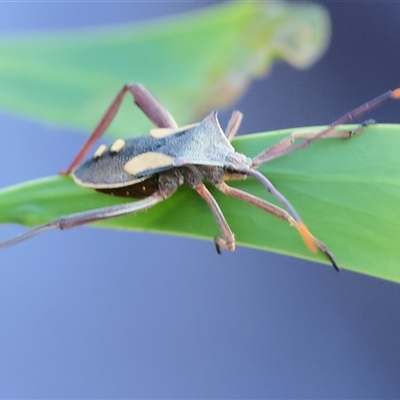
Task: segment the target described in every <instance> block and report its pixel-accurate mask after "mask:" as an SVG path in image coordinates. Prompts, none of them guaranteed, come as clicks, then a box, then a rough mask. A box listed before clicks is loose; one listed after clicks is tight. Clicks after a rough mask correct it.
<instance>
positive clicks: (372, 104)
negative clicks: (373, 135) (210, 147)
mask: <svg viewBox="0 0 400 400" xmlns="http://www.w3.org/2000/svg"><path fill="white" fill-rule="evenodd" d="M399 99H400V88H397V89H395V90H389V91H388V92H386V93H383V94H381V95H380V96H377V97H375V98H373V99H372V100H370V101H368V102H366V103H364V104H362V105H361V106H359V107H357V108H355V109H354V110H352V111H350V112H348V113H346V114H344V115H343V116H341V117H340V118H338V119H337V120H336V121H334V122H333V123H332V124H331V125H329V126H328V128H326V129H324V130H323V131H321V132H319V133H317V134H314V135H311V136H310V137H308V138H307V137H306V138H305V139H304V140H302V141H301V142H298V143H294V144H292V143H293V141H292V142H290V137H289V139H286V140H285V139H284V140H283V141H281V142H279V143H278V144H277V145H275V146H273V147H272V148H269V149H267V150H265V151H263V152H262V153H260V154H259V155H258V156H256V157H254V159H253V166H255V167H257V166H258V165H260V164H262V163H265V162H267V161H270V160H273V159H274V158H278V157H281V156H283V155H285V154H288V153H291V152H293V151H296V150H299V149H302V148H304V147H307V146H308V145H309V144H311V143H312V142H315V141H316V140H318V139H321V138H329V137H338V136H335V135H336V130H335V129H334V128H336V127H337V126H338V125H342V124H347V123H349V122H351V121H353V120H354V119H355V118H358V117H360V116H361V115H363V114H365V113H366V112H368V111H370V110H372V109H374V108H376V107H378V106H380V105H381V104H382V103H384V102H385V101H387V100H399ZM371 123H373V121H372V120H369V121H366V122H365V123H364V124H361V125H360V127H359V128H358V129H359V131H362V130H363V129H364V128H365V126H368V125H370V124H371ZM358 133H359V132H358ZM353 134H354V132H353ZM339 137H342V136H339Z"/></svg>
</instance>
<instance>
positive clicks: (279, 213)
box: [217, 182, 340, 271]
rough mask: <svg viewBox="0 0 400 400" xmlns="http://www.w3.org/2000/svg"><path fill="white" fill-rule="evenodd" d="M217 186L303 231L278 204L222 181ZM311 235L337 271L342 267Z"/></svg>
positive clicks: (224, 191) (323, 245)
mask: <svg viewBox="0 0 400 400" xmlns="http://www.w3.org/2000/svg"><path fill="white" fill-rule="evenodd" d="M217 188H218V189H219V190H221V192H223V193H225V194H227V195H229V196H233V197H236V198H238V199H240V200H243V201H246V202H247V203H250V204H253V205H254V206H256V207H258V208H261V209H262V210H264V211H267V212H268V213H270V214H272V215H274V216H275V217H278V218H280V219H282V220H283V221H286V222H288V223H289V224H290V225H293V226H294V227H295V228H296V229H297V230H298V231H299V232H300V233H302V231H301V229H300V227H299V225H298V223H297V222H296V221H295V219H294V218H293V217H292V216H291V215H290V214H289V213H288V212H287V211H286V210H284V209H282V208H280V207H278V206H276V205H275V204H272V203H270V202H268V201H266V200H264V199H261V198H259V197H257V196H254V195H252V194H250V193H247V192H244V191H243V190H240V189H236V188H233V187H231V186H229V185H227V184H226V183H225V182H222V183H220V184H219V185H218V186H217ZM310 237H311V239H312V240H313V242H314V244H315V246H316V247H317V248H318V249H319V250H320V251H321V252H322V253H323V254H324V255H325V256H326V257H327V258H328V260H329V261H330V262H331V264H332V265H333V267H334V268H335V269H336V271H339V270H340V269H339V266H338V265H337V263H336V260H335V257H334V256H333V254H332V253H331V252H330V250H329V249H328V248H327V247H326V246H325V244H324V243H322V242H321V241H319V240H318V239H317V238H316V237H314V236H312V235H311V234H310Z"/></svg>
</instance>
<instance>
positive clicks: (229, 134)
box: [225, 111, 243, 142]
mask: <svg viewBox="0 0 400 400" xmlns="http://www.w3.org/2000/svg"><path fill="white" fill-rule="evenodd" d="M242 119H243V114H242V113H241V112H240V111H234V112H233V113H232V115H231V118H230V119H229V122H228V126H227V127H226V130H225V136H226V138H227V139H228V140H229V141H230V142H231V141H232V139H233V137H234V136H235V135H236V133H237V131H238V130H239V127H240V124H241V122H242Z"/></svg>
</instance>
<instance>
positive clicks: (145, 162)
mask: <svg viewBox="0 0 400 400" xmlns="http://www.w3.org/2000/svg"><path fill="white" fill-rule="evenodd" d="M173 162H174V157H171V156H169V155H167V154H164V153H155V152H151V151H149V152H148V153H143V154H140V155H138V156H136V157H134V158H132V159H131V160H129V161H128V162H127V163H126V164H125V165H124V170H125V172H127V173H128V174H131V175H138V174H140V173H141V172H144V171H148V170H150V169H156V168H162V167H168V166H170V165H172V164H173Z"/></svg>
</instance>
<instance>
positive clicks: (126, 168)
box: [0, 84, 400, 270]
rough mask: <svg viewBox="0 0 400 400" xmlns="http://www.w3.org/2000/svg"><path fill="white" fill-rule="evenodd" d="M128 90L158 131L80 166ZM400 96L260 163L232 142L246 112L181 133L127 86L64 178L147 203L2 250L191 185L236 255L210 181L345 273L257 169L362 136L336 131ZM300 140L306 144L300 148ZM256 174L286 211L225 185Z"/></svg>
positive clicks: (75, 217) (223, 244)
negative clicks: (321, 144) (327, 142)
mask: <svg viewBox="0 0 400 400" xmlns="http://www.w3.org/2000/svg"><path fill="white" fill-rule="evenodd" d="M128 92H129V93H131V94H132V96H133V98H134V100H135V103H136V104H137V106H138V107H139V108H140V109H141V110H142V111H143V112H144V113H145V114H146V115H147V117H148V118H149V119H150V120H151V121H152V122H153V123H154V124H155V126H156V127H157V128H155V129H153V130H151V131H150V135H146V136H141V137H137V138H133V139H129V140H126V141H125V140H122V139H118V140H117V141H115V142H114V144H112V145H111V146H110V147H107V146H105V145H101V146H100V147H99V148H98V149H97V150H96V152H95V153H94V155H93V157H92V158H90V159H89V160H87V161H86V162H84V163H83V164H81V165H79V164H80V163H81V162H82V160H83V158H84V157H85V155H86V154H87V152H88V151H89V149H90V148H91V147H92V145H93V144H94V143H95V141H96V140H97V139H99V138H100V137H101V136H102V135H103V133H104V132H105V130H106V129H107V127H108V126H109V124H110V123H111V121H112V120H113V118H114V117H115V115H116V113H117V111H118V109H119V107H120V104H121V102H122V99H123V97H124V95H125V94H126V93H128ZM399 98H400V88H399V89H396V90H394V91H389V92H386V93H384V94H382V95H381V96H378V97H376V98H374V99H373V100H371V101H369V102H367V103H365V104H363V105H362V106H360V107H358V108H356V109H354V110H353V111H351V112H349V113H347V114H345V115H344V116H342V117H341V118H339V119H338V120H336V121H335V122H333V123H332V124H331V125H330V126H329V127H328V128H326V129H324V130H323V131H321V132H319V133H296V134H292V135H290V136H288V137H286V138H284V139H282V140H281V141H279V142H278V143H277V144H275V145H274V146H272V147H270V148H268V149H266V150H264V151H262V152H261V153H260V154H258V155H257V156H256V157H254V158H249V157H247V156H245V155H244V154H241V153H238V152H236V151H235V149H234V148H233V146H232V145H231V143H230V142H231V140H232V139H233V137H234V136H235V134H236V132H237V131H238V128H239V126H240V123H241V120H242V114H241V113H240V112H239V111H234V112H233V113H232V116H231V119H230V121H229V123H228V126H227V128H226V130H225V132H224V131H223V130H222V129H221V127H220V125H219V122H218V119H217V112H216V111H213V112H212V113H211V114H209V115H208V116H207V117H206V118H204V119H203V120H202V121H201V122H199V123H195V124H192V125H187V126H182V127H179V126H178V124H177V123H176V122H175V120H174V118H173V117H172V116H171V115H170V113H169V112H168V110H166V109H165V108H164V107H163V106H162V105H161V104H160V103H159V102H158V101H157V100H156V99H155V97H154V96H153V95H152V94H151V93H150V92H149V91H148V90H147V89H146V88H145V87H144V86H142V85H140V84H128V85H125V86H124V87H123V88H122V89H121V90H120V92H119V93H118V94H117V96H116V98H115V99H114V101H113V102H112V103H111V105H110V107H109V108H108V110H107V111H106V113H105V115H104V116H103V118H102V120H101V121H100V122H99V124H98V125H97V126H96V128H95V129H94V131H93V133H92V134H91V136H90V137H89V139H88V140H87V141H86V143H85V144H84V146H83V147H82V149H81V150H80V151H79V152H78V155H77V156H76V157H75V159H74V160H73V162H72V164H71V165H70V166H69V168H68V169H67V170H66V171H63V172H62V173H61V174H62V175H69V174H72V176H73V178H74V180H75V182H76V183H77V184H78V185H81V186H84V187H88V188H92V189H95V190H97V191H99V192H102V193H106V194H110V195H116V196H123V197H132V198H139V199H140V200H138V201H134V202H130V203H126V204H121V205H115V206H110V207H104V208H99V209H95V210H89V211H84V212H80V213H76V214H70V215H66V216H63V217H60V218H57V219H56V220H54V221H51V222H48V223H45V224H43V225H40V226H37V227H35V228H33V229H32V230H29V231H27V232H26V233H24V234H22V235H20V236H17V237H16V238H14V239H11V240H9V241H7V242H4V243H2V244H0V249H3V248H5V247H7V246H10V245H12V244H15V243H18V242H20V241H22V240H25V239H28V238H30V237H32V236H34V235H37V234H38V233H41V232H43V231H45V230H48V229H53V228H55V229H68V228H73V227H75V226H79V225H85V224H88V223H90V222H94V221H100V220H104V219H108V218H114V217H118V216H122V215H127V214H132V213H136V212H138V211H142V210H145V209H147V208H149V207H152V206H154V205H155V204H157V203H159V202H161V201H163V200H164V199H166V198H167V197H169V196H171V195H172V194H173V193H174V192H175V191H176V190H177V188H178V187H179V186H180V185H182V184H186V185H188V186H190V187H191V188H193V189H194V190H196V191H197V192H198V193H199V195H200V196H201V197H202V198H203V199H204V200H205V201H206V202H207V204H208V205H209V207H210V209H211V212H212V213H213V215H214V217H215V219H216V221H217V224H218V226H219V229H220V231H221V236H222V237H216V238H215V240H214V241H215V246H216V249H217V251H218V253H219V252H220V251H221V249H228V250H231V251H233V250H234V249H235V239H234V235H233V233H232V231H231V229H230V227H229V225H228V223H227V221H226V219H225V217H224V215H223V213H222V211H221V209H220V208H219V206H218V204H217V202H216V200H215V199H214V197H213V196H212V195H211V193H210V192H209V190H208V189H207V187H206V186H205V185H204V181H208V182H209V183H211V184H213V185H214V186H215V187H217V188H218V189H219V190H221V191H222V192H223V193H225V194H227V195H230V196H233V197H237V198H239V199H241V200H244V201H246V202H248V203H251V204H253V205H255V206H256V207H259V208H261V209H263V210H264V211H267V212H268V213H270V214H272V215H274V216H276V217H278V218H280V219H282V220H284V221H287V222H289V223H290V224H291V225H292V226H294V227H295V228H296V229H297V230H298V231H299V233H300V235H301V236H302V238H303V240H304V242H305V244H306V245H307V247H308V248H309V249H310V250H311V251H315V250H317V249H319V250H320V251H321V252H322V253H323V254H325V256H326V257H327V258H328V259H329V261H330V262H331V263H332V265H333V267H334V268H335V269H336V270H339V267H338V265H337V263H336V261H335V258H334V256H333V254H332V253H331V252H330V251H329V250H328V248H327V247H326V246H325V244H323V243H322V242H321V241H319V240H318V239H317V238H315V237H314V236H313V235H312V234H311V233H310V232H309V230H308V229H307V227H306V225H305V224H304V222H303V221H302V219H301V218H300V216H299V214H298V213H297V212H296V210H295V209H294V207H293V206H292V205H291V204H290V202H289V201H288V200H287V199H286V198H285V197H284V196H283V195H282V194H281V193H280V192H279V191H278V190H277V189H276V188H275V187H274V186H273V184H272V183H271V182H270V181H269V180H268V178H266V177H265V176H264V175H262V174H261V173H260V172H258V171H257V167H258V166H259V165H260V164H263V163H265V162H267V161H270V160H273V159H275V158H278V157H281V156H283V155H285V154H288V153H291V152H293V151H295V150H298V149H301V148H304V147H306V146H308V145H309V144H311V143H312V142H314V141H316V140H318V139H322V138H350V137H351V136H353V135H354V134H356V133H360V132H361V131H362V130H363V129H364V128H365V126H367V125H368V124H370V123H372V122H373V121H367V122H365V123H363V124H361V125H360V126H359V127H358V128H357V129H356V130H354V131H338V130H336V129H335V127H337V126H338V125H340V124H344V123H347V122H350V121H351V120H353V119H354V118H356V117H358V116H360V115H361V114H363V113H365V112H366V111H368V110H370V109H371V108H374V107H376V106H378V105H379V104H381V103H382V102H384V101H385V100H388V99H399ZM297 139H300V141H297V142H296V140H297ZM249 176H250V177H253V178H255V179H257V180H258V181H259V182H260V183H261V184H262V185H263V186H264V187H265V188H266V189H267V190H268V192H270V193H271V194H272V195H273V196H274V197H275V198H276V199H277V200H278V201H279V202H280V203H281V204H282V206H283V207H284V208H280V207H278V206H276V205H274V204H272V203H270V202H268V201H266V200H264V199H262V198H259V197H256V196H254V195H252V194H250V193H247V192H244V191H242V190H239V189H236V188H233V187H231V186H229V185H228V184H227V183H226V182H225V181H226V180H228V179H244V178H247V177H249Z"/></svg>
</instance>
